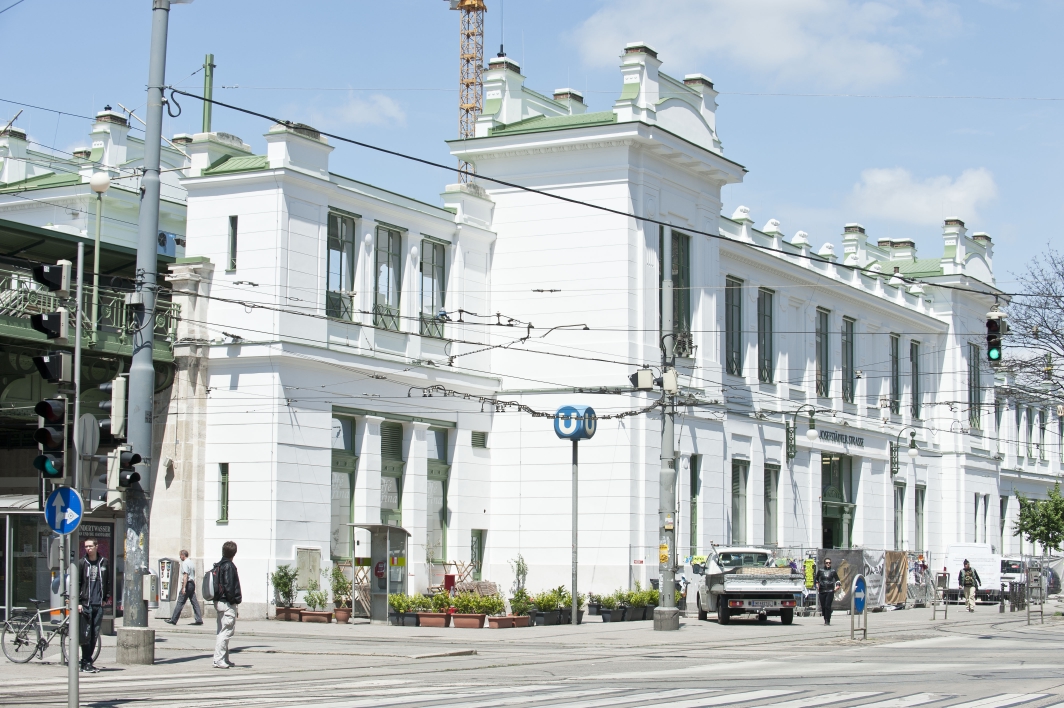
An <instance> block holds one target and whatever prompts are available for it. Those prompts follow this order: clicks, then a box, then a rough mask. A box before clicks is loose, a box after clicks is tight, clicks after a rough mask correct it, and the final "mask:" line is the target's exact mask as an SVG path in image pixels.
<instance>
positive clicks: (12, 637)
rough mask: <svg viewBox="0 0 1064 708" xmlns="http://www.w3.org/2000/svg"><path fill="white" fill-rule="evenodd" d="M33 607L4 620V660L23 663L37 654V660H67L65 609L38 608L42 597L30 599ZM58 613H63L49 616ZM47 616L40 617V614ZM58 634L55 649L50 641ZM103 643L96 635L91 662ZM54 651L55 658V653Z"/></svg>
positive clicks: (0, 635)
mask: <svg viewBox="0 0 1064 708" xmlns="http://www.w3.org/2000/svg"><path fill="white" fill-rule="evenodd" d="M30 602H31V603H33V605H34V610H33V611H32V612H29V613H28V615H24V616H22V617H13V618H12V619H10V620H8V621H6V622H4V628H3V630H2V631H0V646H2V647H3V651H4V656H6V657H7V659H8V661H13V662H15V663H16V664H25V663H27V662H29V661H30V660H31V659H33V657H35V656H39V657H40V659H41V661H45V662H56V659H57V658H58V663H61V664H64V665H65V664H66V663H67V644H68V642H67V639H68V635H69V634H70V616H69V614H68V613H67V611H66V608H62V607H51V608H48V609H44V610H42V609H41V605H43V604H46V603H45V601H44V600H34V599H30ZM55 612H59V613H61V614H62V615H63V618H62V619H61V620H56V619H52V618H51V615H52V614H53V613H55ZM45 614H47V615H48V619H47V620H45V619H44V615H45ZM57 636H58V637H59V642H58V644H59V648H58V649H54V648H53V647H52V642H53V641H54V640H55V638H56V637H57ZM102 644H103V642H102V641H101V639H100V637H99V636H97V637H96V646H95V647H93V652H92V660H93V661H94V662H95V661H96V659H97V657H99V656H100V648H101V646H102ZM57 653H58V655H59V656H58V657H56V654H57Z"/></svg>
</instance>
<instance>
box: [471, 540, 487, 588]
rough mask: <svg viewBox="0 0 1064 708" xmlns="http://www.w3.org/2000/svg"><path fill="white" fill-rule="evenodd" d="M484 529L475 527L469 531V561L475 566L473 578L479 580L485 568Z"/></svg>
mask: <svg viewBox="0 0 1064 708" xmlns="http://www.w3.org/2000/svg"><path fill="white" fill-rule="evenodd" d="M486 533H487V532H486V531H485V530H484V529H473V530H472V531H470V533H469V562H470V564H471V565H472V566H473V580H476V581H479V580H480V577H481V572H482V571H483V569H484V536H485V535H486Z"/></svg>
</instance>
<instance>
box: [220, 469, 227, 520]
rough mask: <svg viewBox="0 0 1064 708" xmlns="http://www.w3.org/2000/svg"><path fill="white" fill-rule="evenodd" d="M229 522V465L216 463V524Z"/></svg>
mask: <svg viewBox="0 0 1064 708" xmlns="http://www.w3.org/2000/svg"><path fill="white" fill-rule="evenodd" d="M228 522H229V463H228V462H219V463H218V523H228Z"/></svg>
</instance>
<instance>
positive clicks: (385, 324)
mask: <svg viewBox="0 0 1064 708" xmlns="http://www.w3.org/2000/svg"><path fill="white" fill-rule="evenodd" d="M382 238H383V242H384V243H385V245H384V247H383V248H382ZM393 246H394V250H393ZM402 252H403V233H402V232H401V231H399V230H397V229H391V228H388V227H387V226H381V225H379V224H378V225H377V231H376V238H375V240H374V247H373V326H374V327H379V328H381V329H387V330H391V331H393V332H398V331H399V330H400V329H401V328H400V326H399V318H400V312H401V309H400V308H401V307H402V292H403V270H402V267H403V261H402ZM382 254H383V256H384V258H385V260H386V261H387V266H388V267H389V268H390V273H394V277H393V278H392V279H391V280H386V286H387V292H381V279H382V274H381V266H382V263H381V257H382ZM393 286H394V292H392V289H393ZM382 300H383V302H382Z"/></svg>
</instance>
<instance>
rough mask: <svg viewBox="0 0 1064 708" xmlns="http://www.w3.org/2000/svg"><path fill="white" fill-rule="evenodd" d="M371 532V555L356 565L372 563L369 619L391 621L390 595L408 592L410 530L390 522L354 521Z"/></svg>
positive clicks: (370, 569) (378, 621) (373, 622)
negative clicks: (407, 573) (389, 614)
mask: <svg viewBox="0 0 1064 708" xmlns="http://www.w3.org/2000/svg"><path fill="white" fill-rule="evenodd" d="M350 526H353V527H354V528H356V529H362V530H363V531H368V532H369V557H368V558H356V559H355V565H365V566H369V580H368V583H369V600H370V602H369V608H370V609H369V621H370V623H371V624H387V623H388V596H389V595H405V594H406V545H407V539H409V538H410V532H409V531H407V530H406V529H404V528H402V527H401V526H389V525H388V524H350Z"/></svg>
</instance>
